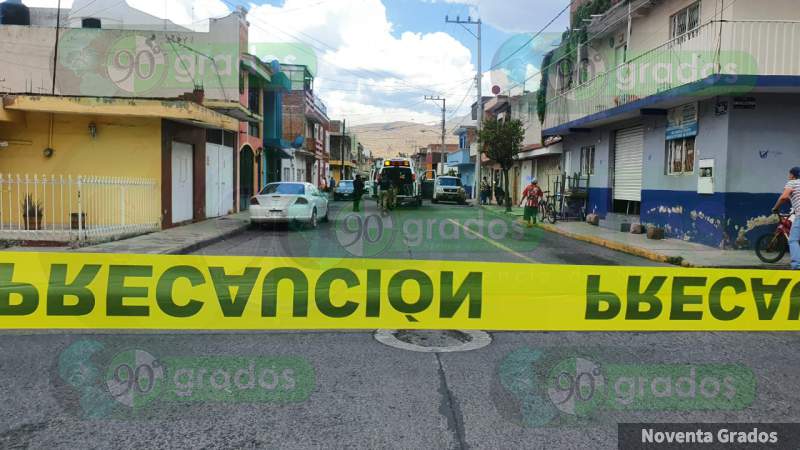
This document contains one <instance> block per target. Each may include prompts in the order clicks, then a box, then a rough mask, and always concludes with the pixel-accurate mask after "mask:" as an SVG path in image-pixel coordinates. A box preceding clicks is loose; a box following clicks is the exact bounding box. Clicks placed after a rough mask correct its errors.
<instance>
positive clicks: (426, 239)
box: [196, 199, 663, 266]
mask: <svg viewBox="0 0 800 450" xmlns="http://www.w3.org/2000/svg"><path fill="white" fill-rule="evenodd" d="M364 206H365V207H364V208H363V209H362V212H360V213H354V212H353V207H352V203H351V202H333V203H331V212H330V214H329V217H330V222H328V223H321V224H320V226H319V228H318V229H316V230H308V229H303V228H302V227H298V226H285V225H284V226H280V225H278V226H267V227H264V228H254V229H251V230H249V231H247V232H245V233H242V234H239V235H236V236H234V237H232V238H229V239H226V240H224V241H221V242H218V243H216V244H214V245H211V246H209V247H206V248H204V249H201V250H199V251H197V252H196V254H203V255H241V256H282V257H308V256H312V257H325V258H385V259H430V260H443V261H489V262H512V263H540V264H576V265H586V264H588V265H614V266H617V265H622V266H658V265H663V264H660V263H655V262H652V261H649V260H646V259H644V258H640V257H638V256H632V255H628V254H625V253H621V252H617V251H614V250H609V249H606V248H603V247H599V246H596V245H592V244H587V243H585V242H580V241H576V240H573V239H569V238H565V237H563V236H560V235H558V234H554V233H551V232H548V231H544V230H542V229H540V228H532V229H528V228H526V227H524V226H522V225H520V224H519V223H517V222H515V221H514V220H513V219H512V218H511V217H509V216H506V215H505V214H497V213H492V212H490V211H487V210H485V209H481V208H476V207H471V206H459V205H456V204H441V203H440V204H437V205H434V204H431V203H429V202H427V201H426V202H425V204H424V205H423V206H422V207H402V208H400V209H397V210H395V211H391V212H390V213H388V214H381V213H380V211H379V210H378V208H377V205H376V202H375V201H374V200H372V199H369V200H367V201H366V202H365V205H364Z"/></svg>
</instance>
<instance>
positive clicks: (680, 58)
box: [544, 20, 800, 129]
mask: <svg viewBox="0 0 800 450" xmlns="http://www.w3.org/2000/svg"><path fill="white" fill-rule="evenodd" d="M798 39H800V22H790V21H744V20H743V21H718V20H715V21H710V22H707V23H705V24H704V25H701V26H700V27H698V28H696V29H694V30H692V31H690V32H688V33H686V34H684V35H682V36H678V37H676V38H673V39H671V40H669V41H667V42H665V43H663V44H661V45H659V46H657V47H654V48H652V49H650V50H648V51H646V52H645V53H643V54H641V55H638V56H635V57H633V58H632V59H630V60H629V61H627V62H626V63H624V64H620V65H619V66H616V67H614V68H612V69H610V70H607V71H605V72H602V73H600V74H598V75H596V76H594V77H593V78H591V79H589V80H587V81H585V82H583V83H581V84H580V85H578V86H576V87H574V88H572V89H568V90H565V91H563V92H561V93H558V94H556V93H549V95H548V102H547V111H546V114H545V119H544V128H545V129H549V128H553V127H557V126H559V125H563V124H565V123H569V122H572V121H575V120H578V119H581V118H584V117H587V116H590V115H592V114H596V113H599V112H603V111H606V110H609V109H612V108H615V107H618V106H622V105H625V104H627V103H631V102H634V101H636V100H640V99H644V98H646V97H649V96H652V95H655V94H659V93H662V92H666V91H669V90H671V89H674V88H677V87H680V86H684V85H688V84H691V83H694V82H697V81H700V80H703V79H706V78H708V77H709V76H712V75H720V74H721V75H800V43H798ZM795 47H797V48H795ZM554 67H555V66H554ZM725 78H726V79H727V80H723V81H729V82H730V83H731V86H722V87H721V88H720V91H719V93H720V94H725V93H730V92H731V91H732V86H735V87H733V90H734V91H735V90H741V91H742V92H745V91H748V90H749V89H750V87H749V86H746V85H744V84H743V83H742V82H737V80H736V77H725ZM713 89H714V88H713V87H712V88H709V89H705V90H703V91H702V92H703V93H704V94H710V95H713V92H714V91H713Z"/></svg>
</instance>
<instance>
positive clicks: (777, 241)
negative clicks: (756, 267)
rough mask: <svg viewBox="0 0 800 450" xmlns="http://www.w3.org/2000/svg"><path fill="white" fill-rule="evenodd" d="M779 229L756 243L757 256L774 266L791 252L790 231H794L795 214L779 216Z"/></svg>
mask: <svg viewBox="0 0 800 450" xmlns="http://www.w3.org/2000/svg"><path fill="white" fill-rule="evenodd" d="M778 219H779V220H778V227H777V228H775V231H774V232H772V233H767V234H765V235H763V236H761V237H760V238H758V240H757V241H756V256H758V259H760V260H761V261H763V262H765V263H769V264H774V263H776V262H778V261H780V260H781V259H783V257H784V256H785V255H786V252H787V251H789V231H791V229H792V222H794V214H792V215H789V214H778Z"/></svg>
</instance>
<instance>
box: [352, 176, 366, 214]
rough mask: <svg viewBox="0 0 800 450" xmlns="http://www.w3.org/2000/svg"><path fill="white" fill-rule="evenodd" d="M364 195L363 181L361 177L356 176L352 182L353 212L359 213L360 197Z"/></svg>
mask: <svg viewBox="0 0 800 450" xmlns="http://www.w3.org/2000/svg"><path fill="white" fill-rule="evenodd" d="M362 195H364V180H362V179H361V175H356V179H355V181H353V211H355V212H359V211H360V210H361V196H362Z"/></svg>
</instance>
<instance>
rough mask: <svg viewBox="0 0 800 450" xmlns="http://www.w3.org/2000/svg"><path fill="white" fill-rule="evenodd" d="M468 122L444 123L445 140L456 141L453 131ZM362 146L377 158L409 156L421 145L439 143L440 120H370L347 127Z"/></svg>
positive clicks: (459, 119)
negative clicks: (437, 121)
mask: <svg viewBox="0 0 800 450" xmlns="http://www.w3.org/2000/svg"><path fill="white" fill-rule="evenodd" d="M467 123H469V117H468V116H463V117H454V118H453V119H452V120H450V121H448V122H447V128H446V129H447V134H446V142H447V143H448V144H458V136H455V135H454V134H453V131H454V130H455V129H456V128H457V127H458V126H460V125H461V124H467ZM347 131H348V132H352V133H354V134H355V135H356V139H358V142H361V144H362V145H364V148H365V149H367V150H371V151H372V154H373V155H374V156H376V157H379V158H386V157H395V156H399V155H400V154H401V153H404V154H406V155H412V154H414V153H416V151H417V150H418V149H419V148H421V147H427V146H428V144H440V143H441V142H442V126H441V123H436V124H423V123H414V122H389V123H369V124H364V125H355V126H353V127H349V129H348V130H347Z"/></svg>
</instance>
